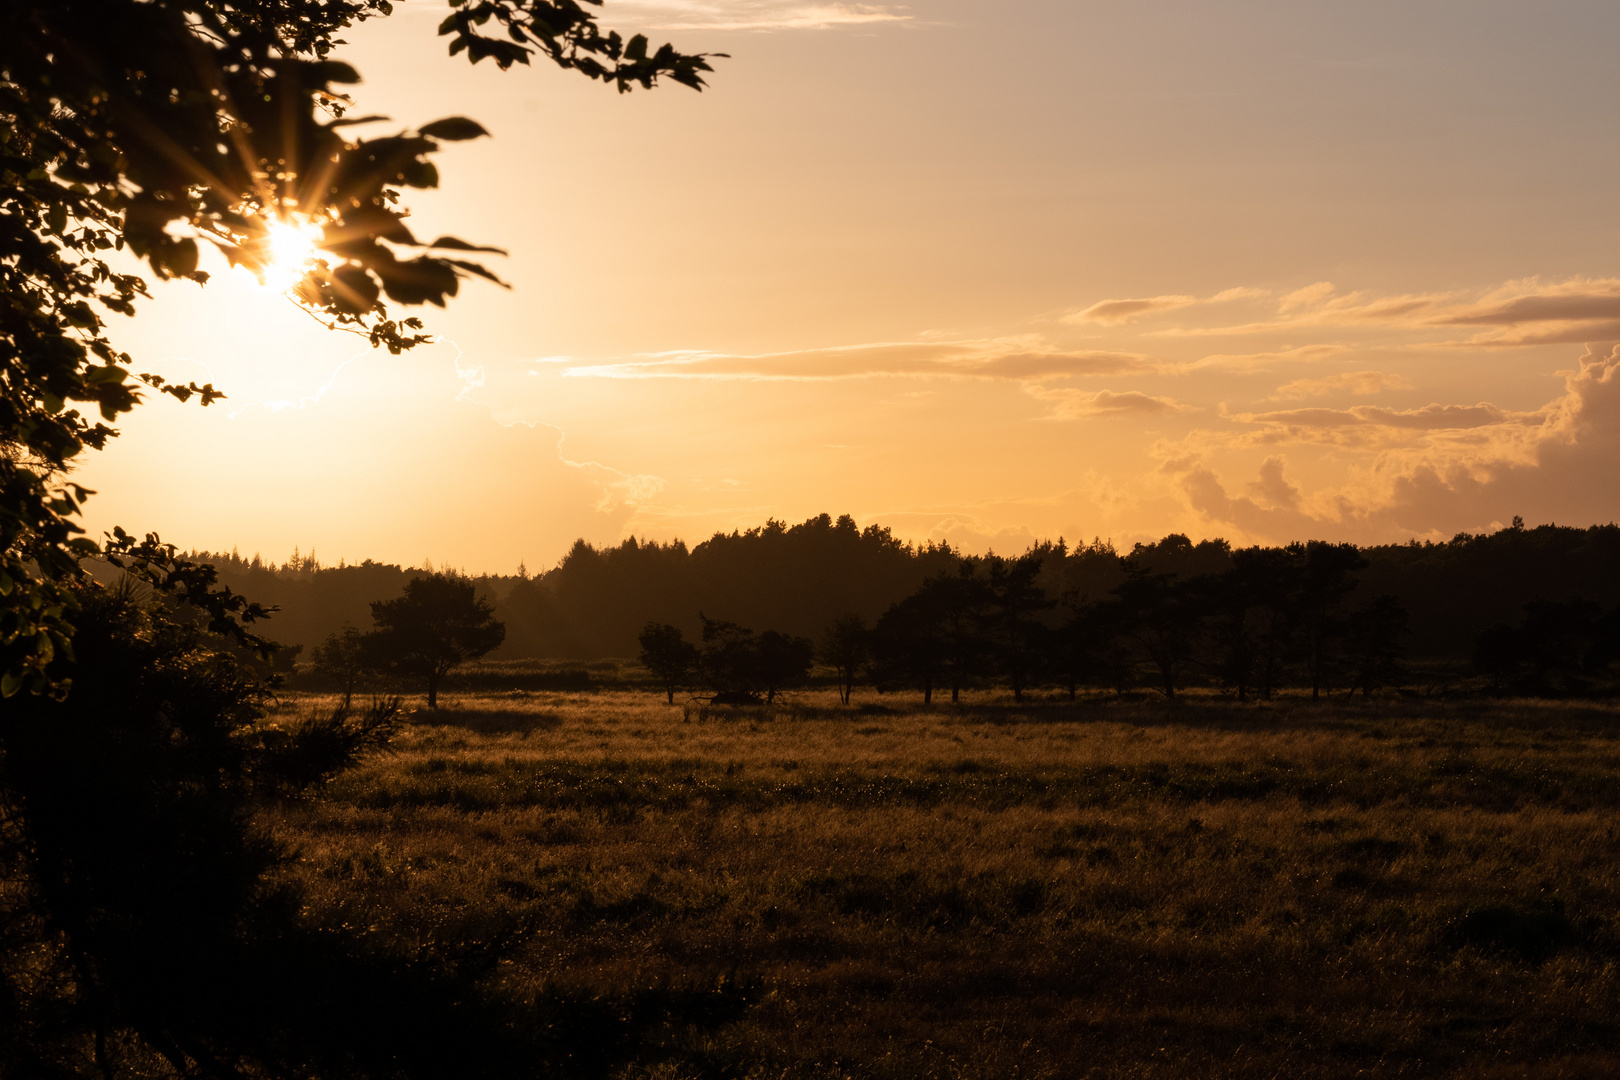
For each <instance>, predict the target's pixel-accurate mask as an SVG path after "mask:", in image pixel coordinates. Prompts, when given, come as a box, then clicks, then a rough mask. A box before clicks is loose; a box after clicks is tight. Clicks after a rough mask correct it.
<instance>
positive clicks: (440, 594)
mask: <svg viewBox="0 0 1620 1080" xmlns="http://www.w3.org/2000/svg"><path fill="white" fill-rule="evenodd" d="M371 618H372V621H373V622H374V623H375V624H376V629H374V630H373V631H372V632H371V633H370V634H368V635H367V640H366V647H367V650H368V651H369V653H370V655H371V656H373V657H375V658H376V661H377V662H378V663H379V664H386V665H387V666H388V668H389V669H390V670H393V671H397V672H399V673H400V674H403V675H407V676H413V677H417V678H421V679H423V680H425V681H426V683H427V697H428V708H430V709H436V708H438V707H439V684H440V682H441V681H443V679H444V677H445V676H446V675H448V674H449V673H450V672H452V671H454V670H455V669H456V668H457V667H459V666H460V665H461V664H463V663H465V662H466V661H468V660H471V659H474V658H475V657H479V656H483V655H484V654H485V653H487V652H489V651H490V650H491V649H493V648H495V646H497V645H499V644H500V643H501V639H502V638H504V637H505V636H506V627H505V625H504V624H502V623H500V622H498V621H496V619H495V614H494V611H493V609H492V608H491V607H490V605H489V602H488V601H486V600H484V599H482V598H480V597H479V596H478V595H477V590H476V589H475V588H474V587H473V583H472V582H471V581H467V580H465V579H462V578H458V577H454V576H452V575H449V574H428V575H426V576H425V577H419V578H414V579H412V580H411V581H409V582H407V583H406V585H405V593H404V595H402V596H400V597H398V598H397V599H394V600H377V601H373V603H372V605H371Z"/></svg>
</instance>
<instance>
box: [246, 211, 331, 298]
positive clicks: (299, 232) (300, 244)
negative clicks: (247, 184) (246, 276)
mask: <svg viewBox="0 0 1620 1080" xmlns="http://www.w3.org/2000/svg"><path fill="white" fill-rule="evenodd" d="M320 242H321V227H320V226H319V225H316V224H313V223H308V222H305V223H299V222H296V221H272V222H270V224H269V226H268V227H267V228H266V229H265V236H264V239H263V241H261V248H260V250H262V251H263V252H264V254H265V259H264V264H263V269H262V270H261V271H260V275H259V278H260V280H261V281H263V282H264V284H265V287H266V288H270V289H274V290H275V291H276V292H286V291H287V290H288V289H290V288H292V287H293V286H294V285H296V284H298V283H299V282H300V281H302V280H303V278H304V275H305V274H307V273H308V272H309V267H310V264H311V263H312V262H314V261H315V253H316V252H317V251H318V250H319V249H320Z"/></svg>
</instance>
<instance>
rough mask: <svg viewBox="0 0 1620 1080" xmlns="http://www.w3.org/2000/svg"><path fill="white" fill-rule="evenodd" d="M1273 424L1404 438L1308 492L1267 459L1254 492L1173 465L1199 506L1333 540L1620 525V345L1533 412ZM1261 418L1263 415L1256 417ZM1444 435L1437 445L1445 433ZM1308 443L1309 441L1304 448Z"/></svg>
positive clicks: (1339, 417) (1275, 419)
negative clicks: (1518, 526)
mask: <svg viewBox="0 0 1620 1080" xmlns="http://www.w3.org/2000/svg"><path fill="white" fill-rule="evenodd" d="M1259 415H1260V416H1265V419H1264V420H1263V421H1262V422H1264V423H1268V424H1273V425H1281V426H1288V425H1293V424H1298V425H1300V426H1301V427H1302V428H1305V429H1312V428H1314V429H1315V430H1319V431H1334V430H1344V429H1346V428H1356V427H1369V428H1381V429H1383V430H1385V431H1390V432H1397V433H1400V434H1404V435H1405V436H1406V437H1407V441H1406V442H1405V443H1403V444H1400V445H1392V446H1390V447H1387V448H1385V449H1384V450H1383V451H1382V452H1380V453H1379V454H1378V455H1377V456H1376V457H1375V458H1374V459H1373V460H1372V462H1371V463H1370V465H1368V466H1366V467H1364V468H1362V469H1360V470H1358V471H1357V473H1356V474H1355V475H1353V476H1352V478H1351V480H1350V482H1349V483H1347V484H1345V485H1344V486H1342V487H1340V488H1338V489H1331V490H1324V491H1320V492H1317V493H1314V494H1313V495H1311V496H1302V495H1301V494H1300V493H1299V491H1298V489H1297V488H1294V487H1293V486H1292V485H1291V484H1288V483H1287V481H1286V480H1285V479H1284V476H1283V462H1282V459H1281V458H1268V459H1267V461H1266V464H1265V465H1263V466H1262V467H1261V473H1260V478H1259V479H1258V480H1257V481H1255V482H1254V483H1251V484H1250V485H1249V488H1248V493H1247V494H1243V495H1232V494H1230V493H1228V492H1227V490H1226V488H1225V486H1224V485H1223V484H1222V483H1221V481H1220V479H1219V477H1218V476H1217V475H1216V474H1215V472H1214V471H1213V470H1212V469H1211V468H1209V467H1208V466H1207V465H1206V464H1204V463H1203V462H1202V461H1201V460H1200V458H1199V456H1198V455H1197V454H1187V455H1184V456H1181V457H1177V458H1173V459H1171V460H1170V461H1168V462H1167V463H1166V465H1165V466H1164V467H1163V469H1164V471H1165V472H1167V473H1170V474H1173V475H1174V476H1176V477H1177V478H1178V480H1179V483H1180V485H1181V488H1182V492H1183V494H1184V496H1185V497H1186V499H1187V500H1188V503H1189V505H1190V506H1191V507H1192V508H1193V509H1195V510H1196V511H1198V512H1199V513H1201V514H1203V515H1204V516H1205V517H1206V518H1208V519H1210V520H1211V521H1213V522H1216V523H1228V524H1230V525H1233V526H1236V527H1238V528H1240V529H1243V530H1245V531H1246V532H1248V533H1250V534H1251V535H1254V536H1256V537H1260V538H1264V539H1268V540H1274V541H1277V540H1288V539H1299V538H1302V537H1306V536H1312V535H1324V534H1332V535H1335V536H1342V537H1346V538H1350V539H1356V540H1360V541H1362V542H1370V541H1387V540H1392V539H1400V538H1402V537H1404V536H1411V535H1420V536H1425V535H1427V536H1448V535H1451V534H1452V533H1454V532H1457V531H1462V530H1468V531H1479V530H1483V529H1486V528H1489V527H1491V525H1492V523H1494V522H1503V521H1507V520H1509V519H1510V518H1511V517H1512V516H1513V515H1515V514H1521V515H1523V516H1524V518H1525V519H1526V520H1527V521H1529V522H1531V523H1532V524H1534V523H1538V522H1549V521H1561V522H1565V523H1572V524H1573V523H1580V524H1584V523H1587V522H1591V521H1613V520H1615V519H1617V518H1620V485H1617V484H1616V483H1615V482H1614V473H1613V470H1614V462H1615V461H1616V460H1620V347H1616V348H1614V349H1612V350H1610V351H1609V352H1607V353H1606V354H1605V353H1600V352H1596V351H1588V353H1587V355H1586V356H1584V357H1582V359H1581V364H1580V367H1579V368H1578V369H1577V370H1574V371H1570V372H1567V373H1566V374H1565V383H1564V393H1563V394H1562V395H1561V396H1559V397H1558V398H1555V399H1554V400H1553V401H1551V402H1549V403H1548V404H1547V405H1546V406H1544V407H1543V408H1541V409H1539V410H1536V411H1534V412H1527V413H1526V412H1520V413H1515V412H1508V411H1506V410H1502V409H1498V408H1496V407H1495V406H1491V405H1474V406H1442V405H1433V406H1428V407H1426V408H1424V409H1412V410H1389V409H1352V410H1293V411H1291V412H1290V413H1288V414H1275V413H1274V414H1259ZM1253 419H1259V416H1257V417H1255V418H1253ZM1437 436H1438V437H1437ZM1302 441H1303V440H1302Z"/></svg>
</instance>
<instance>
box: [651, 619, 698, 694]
mask: <svg viewBox="0 0 1620 1080" xmlns="http://www.w3.org/2000/svg"><path fill="white" fill-rule="evenodd" d="M639 640H640V642H641V663H642V664H643V666H645V667H646V669H647V670H648V671H650V672H652V674H653V678H655V679H657V680H658V682H659V683H660V684H661V685H662V686H663V688H664V692H665V694H666V695H667V699H668V701H669V704H671V705H673V704H675V691H677V690H679V689H680V688H681V687H682V686H685V685H686V684H687V682H688V681H689V680H690V679H691V678H692V676H693V675H694V674H695V673H696V671H697V664H698V651H697V646H696V645H693V644H692V643H691V642H690V641H687V640H686V636H685V635H684V634H682V633H681V632H680V630H679V629H677V628H676V627H673V626H670V625H669V624H668V623H651V622H650V623H648V624H647V625H646V627H645V628H644V629H643V630H642V631H641V637H640V638H639Z"/></svg>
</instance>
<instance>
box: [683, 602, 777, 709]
mask: <svg viewBox="0 0 1620 1080" xmlns="http://www.w3.org/2000/svg"><path fill="white" fill-rule="evenodd" d="M698 618H699V619H700V620H702V622H703V651H702V652H701V653H700V654H699V656H698V670H699V671H700V672H701V674H702V677H703V682H704V683H705V684H706V685H707V686H708V688H709V690H710V691H711V692H712V693H713V697H712V698H711V700H712V701H714V702H715V703H716V704H720V705H746V704H750V703H752V702H757V701H758V700H759V696H760V692H761V691H762V690H763V685H762V683H761V680H760V671H759V642H758V640H757V639H756V638H755V636H754V632H753V631H752V630H749V629H748V628H747V627H745V626H741V625H739V624H737V623H734V622H729V621H727V620H725V619H711V618H709V617H708V616H707V615H704V614H703V613H702V612H699V613H698Z"/></svg>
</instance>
